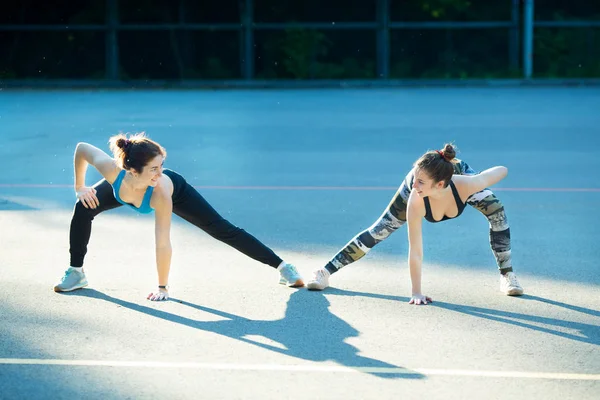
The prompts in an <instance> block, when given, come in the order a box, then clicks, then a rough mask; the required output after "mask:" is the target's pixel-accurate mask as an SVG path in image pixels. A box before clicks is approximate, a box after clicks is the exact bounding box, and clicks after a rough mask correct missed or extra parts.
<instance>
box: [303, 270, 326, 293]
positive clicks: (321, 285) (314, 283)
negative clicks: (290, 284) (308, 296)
mask: <svg viewBox="0 0 600 400" xmlns="http://www.w3.org/2000/svg"><path fill="white" fill-rule="evenodd" d="M330 276H331V274H330V273H329V271H327V270H326V269H325V268H322V269H318V270H316V271H315V272H313V277H312V279H311V280H310V281H308V283H307V284H306V288H307V289H308V290H323V289H325V288H326V287H327V286H329V277H330Z"/></svg>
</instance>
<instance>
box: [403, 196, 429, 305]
mask: <svg viewBox="0 0 600 400" xmlns="http://www.w3.org/2000/svg"><path fill="white" fill-rule="evenodd" d="M415 196H418V195H417V194H416V193H415V192H414V191H413V192H412V193H411V195H410V197H409V199H408V207H407V214H406V216H407V225H408V265H409V270H410V280H411V283H412V295H411V298H410V301H409V304H415V305H419V304H427V303H431V302H432V301H433V300H431V297H428V296H425V295H423V294H422V290H421V266H422V265H423V236H422V229H421V228H422V221H423V215H424V210H421V207H420V206H419V205H418V204H417V201H418V200H420V199H417V198H416V197H415Z"/></svg>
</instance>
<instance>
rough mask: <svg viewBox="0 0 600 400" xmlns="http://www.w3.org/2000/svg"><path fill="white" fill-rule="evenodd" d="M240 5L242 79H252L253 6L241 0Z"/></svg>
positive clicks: (248, 0)
mask: <svg viewBox="0 0 600 400" xmlns="http://www.w3.org/2000/svg"><path fill="white" fill-rule="evenodd" d="M241 5H242V35H241V36H242V37H241V38H242V43H241V48H242V51H241V53H242V59H241V69H242V71H241V72H242V78H244V79H248V80H250V79H252V78H254V28H253V26H252V24H253V21H254V4H253V1H252V0H243V3H241Z"/></svg>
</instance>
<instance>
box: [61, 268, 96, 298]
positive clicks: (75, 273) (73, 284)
mask: <svg viewBox="0 0 600 400" xmlns="http://www.w3.org/2000/svg"><path fill="white" fill-rule="evenodd" d="M87 285H88V281H87V278H86V277H85V272H83V268H75V267H69V268H68V269H67V270H66V271H65V274H64V275H63V277H62V278H61V280H60V282H59V283H57V284H56V285H55V286H54V291H55V292H70V291H72V290H76V289H81V288H82V287H86V286H87Z"/></svg>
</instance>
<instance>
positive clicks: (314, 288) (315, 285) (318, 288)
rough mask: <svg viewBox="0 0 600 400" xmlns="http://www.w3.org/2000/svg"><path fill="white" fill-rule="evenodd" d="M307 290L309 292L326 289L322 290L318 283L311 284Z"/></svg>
mask: <svg viewBox="0 0 600 400" xmlns="http://www.w3.org/2000/svg"><path fill="white" fill-rule="evenodd" d="M306 288H307V289H308V290H323V289H325V288H322V287H321V286H319V284H318V283H310V282H309V283H308V284H307V285H306Z"/></svg>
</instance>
